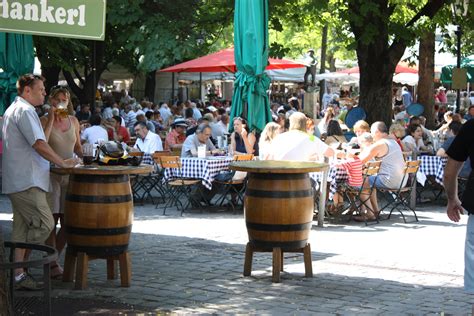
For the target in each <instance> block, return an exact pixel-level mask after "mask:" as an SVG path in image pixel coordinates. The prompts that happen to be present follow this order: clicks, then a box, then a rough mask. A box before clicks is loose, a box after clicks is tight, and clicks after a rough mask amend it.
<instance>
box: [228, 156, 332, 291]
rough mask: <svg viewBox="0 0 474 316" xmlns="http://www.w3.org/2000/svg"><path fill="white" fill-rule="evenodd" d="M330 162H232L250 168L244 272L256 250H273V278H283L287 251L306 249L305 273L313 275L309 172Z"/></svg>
mask: <svg viewBox="0 0 474 316" xmlns="http://www.w3.org/2000/svg"><path fill="white" fill-rule="evenodd" d="M328 168H329V165H328V164H325V163H317V162H296V161H242V162H233V163H232V164H231V165H230V169H232V170H239V171H246V172H248V182H247V187H246V191H245V199H244V200H245V203H244V204H245V211H244V212H245V224H246V226H247V232H248V236H249V242H248V244H247V247H246V252H245V264H244V275H245V276H249V275H250V274H251V270H252V257H253V253H254V252H273V281H274V282H279V281H280V271H282V269H283V253H284V252H303V254H304V261H305V270H306V276H309V277H310V276H312V275H313V273H312V262H311V248H310V244H309V243H308V238H309V233H310V231H311V226H312V221H313V212H314V192H313V189H312V187H311V181H310V178H309V172H316V171H327V170H328Z"/></svg>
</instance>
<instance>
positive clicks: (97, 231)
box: [65, 225, 132, 236]
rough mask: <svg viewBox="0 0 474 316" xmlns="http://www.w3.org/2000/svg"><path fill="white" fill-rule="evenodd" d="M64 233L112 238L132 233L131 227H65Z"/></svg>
mask: <svg viewBox="0 0 474 316" xmlns="http://www.w3.org/2000/svg"><path fill="white" fill-rule="evenodd" d="M65 229H66V233H68V234H72V235H82V236H113V235H123V234H129V233H130V232H131V231H132V225H128V226H124V227H113V228H84V227H74V226H65Z"/></svg>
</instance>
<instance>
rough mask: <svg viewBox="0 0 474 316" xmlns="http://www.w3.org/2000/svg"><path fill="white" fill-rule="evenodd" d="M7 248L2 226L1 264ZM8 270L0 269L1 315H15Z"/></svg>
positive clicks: (0, 241) (0, 235)
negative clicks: (12, 308)
mask: <svg viewBox="0 0 474 316" xmlns="http://www.w3.org/2000/svg"><path fill="white" fill-rule="evenodd" d="M5 258H6V257H5V248H4V247H3V232H2V227H1V226H0V264H2V263H4V262H5V260H6V259H5ZM9 283H10V282H9V275H8V270H0V315H2V316H3V315H5V316H9V315H13V311H12V310H11V297H10V287H9Z"/></svg>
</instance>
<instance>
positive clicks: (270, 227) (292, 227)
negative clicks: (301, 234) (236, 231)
mask: <svg viewBox="0 0 474 316" xmlns="http://www.w3.org/2000/svg"><path fill="white" fill-rule="evenodd" d="M245 224H246V225H247V228H248V229H253V230H260V231H266V232H294V231H301V230H307V229H310V228H311V226H312V225H313V222H308V223H302V224H262V223H251V222H245Z"/></svg>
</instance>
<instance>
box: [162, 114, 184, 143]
mask: <svg viewBox="0 0 474 316" xmlns="http://www.w3.org/2000/svg"><path fill="white" fill-rule="evenodd" d="M187 126H188V125H187V124H186V121H185V120H184V119H183V118H181V117H178V118H176V119H175V120H174V122H173V124H171V127H172V128H173V129H172V130H171V132H169V133H168V135H166V140H165V149H171V150H173V149H181V148H182V147H183V143H184V141H185V140H186V127H187Z"/></svg>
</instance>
